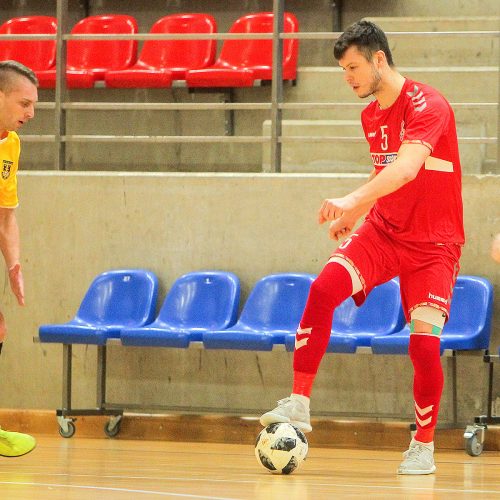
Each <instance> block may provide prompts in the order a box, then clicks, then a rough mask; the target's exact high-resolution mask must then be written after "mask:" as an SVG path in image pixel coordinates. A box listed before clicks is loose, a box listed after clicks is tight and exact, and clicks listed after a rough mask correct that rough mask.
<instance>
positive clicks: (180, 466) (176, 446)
mask: <svg viewBox="0 0 500 500" xmlns="http://www.w3.org/2000/svg"><path fill="white" fill-rule="evenodd" d="M400 458H401V453H400V452H399V451H387V450H383V451H372V450H370V451H368V450H360V449H326V448H314V447H313V448H311V449H310V451H309V456H308V458H307V460H306V462H304V464H303V466H302V467H301V468H300V469H299V470H298V471H297V472H296V473H294V474H292V475H290V476H276V475H272V474H270V473H269V472H267V471H266V470H264V469H263V468H261V466H260V465H259V464H257V461H256V459H255V457H254V454H253V446H251V445H242V444H216V443H211V444H204V443H183V442H167V441H139V440H125V439H104V438H82V437H76V436H75V437H73V438H71V439H63V438H61V437H59V436H42V437H39V438H38V446H37V448H36V449H35V450H34V451H33V452H32V453H30V454H28V455H25V456H24V457H18V458H3V457H0V498H1V499H2V500H17V499H23V500H44V499H50V500H59V499H64V500H67V499H70V500H73V499H75V500H80V499H99V500H101V499H102V500H104V499H117V500H122V499H123V500H125V499H127V500H132V499H133V500H141V499H149V498H151V499H152V498H161V497H164V498H179V499H218V500H229V499H231V500H232V499H235V500H236V499H238V500H239V499H241V500H243V499H256V500H274V499H278V500H281V499H283V500H285V499H286V500H323V499H331V498H333V499H337V498H339V499H342V498H363V497H364V498H367V497H370V498H380V499H404V500H412V499H415V500H417V499H418V500H424V499H425V500H428V499H454V498H457V499H474V498H477V499H481V500H486V499H490V498H491V499H493V498H495V499H500V453H498V452H487V451H485V452H483V454H482V455H481V456H479V457H470V456H468V455H467V454H466V453H465V452H464V451H458V450H457V451H441V452H439V451H438V452H437V453H436V459H437V460H436V462H437V467H438V469H437V473H436V474H434V475H430V476H398V475H397V474H396V473H395V471H396V468H397V465H398V464H399V462H400Z"/></svg>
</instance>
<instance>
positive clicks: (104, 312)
mask: <svg viewBox="0 0 500 500" xmlns="http://www.w3.org/2000/svg"><path fill="white" fill-rule="evenodd" d="M157 297H158V279H157V278H156V276H155V275H154V274H153V273H152V272H151V271H146V270H143V269H117V270H111V271H107V272H104V273H102V274H100V275H99V276H97V277H96V278H95V279H94V281H93V282H92V283H91V285H90V287H89V289H88V290H87V293H86V294H85V297H84V298H83V300H82V303H81V305H80V308H79V309H78V312H77V313H76V318H75V319H76V320H77V321H82V322H84V323H91V324H98V325H106V326H127V327H128V326H130V327H132V326H142V325H144V324H147V323H150V322H151V321H152V320H153V319H154V314H155V308H156V299H157Z"/></svg>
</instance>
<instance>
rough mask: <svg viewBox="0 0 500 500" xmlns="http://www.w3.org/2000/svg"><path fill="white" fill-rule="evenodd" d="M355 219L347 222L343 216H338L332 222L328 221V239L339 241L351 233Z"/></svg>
mask: <svg viewBox="0 0 500 500" xmlns="http://www.w3.org/2000/svg"><path fill="white" fill-rule="evenodd" d="M355 223H356V221H352V222H350V223H348V222H347V221H346V219H345V217H340V218H339V219H336V220H334V221H332V222H330V229H329V234H330V239H332V240H335V241H339V240H341V239H344V238H345V237H347V236H349V234H350V233H351V231H352V229H353V227H354V225H355Z"/></svg>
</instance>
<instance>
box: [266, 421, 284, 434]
mask: <svg viewBox="0 0 500 500" xmlns="http://www.w3.org/2000/svg"><path fill="white" fill-rule="evenodd" d="M280 425H281V422H276V423H274V424H269V425H268V426H267V427H266V429H265V430H266V432H267V433H268V434H274V433H275V432H276V431H277V430H278V427H279V426H280Z"/></svg>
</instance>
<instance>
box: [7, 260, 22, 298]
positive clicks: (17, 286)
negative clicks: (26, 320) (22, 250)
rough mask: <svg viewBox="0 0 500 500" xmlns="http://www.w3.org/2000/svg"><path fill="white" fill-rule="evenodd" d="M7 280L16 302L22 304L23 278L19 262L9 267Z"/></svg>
mask: <svg viewBox="0 0 500 500" xmlns="http://www.w3.org/2000/svg"><path fill="white" fill-rule="evenodd" d="M9 282H10V288H11V290H12V293H13V294H14V295H15V296H16V299H17V303H18V304H19V305H20V306H24V279H23V273H22V272H21V264H19V263H18V264H15V265H14V266H12V267H11V268H10V269H9Z"/></svg>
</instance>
